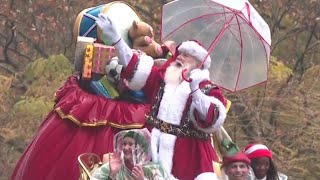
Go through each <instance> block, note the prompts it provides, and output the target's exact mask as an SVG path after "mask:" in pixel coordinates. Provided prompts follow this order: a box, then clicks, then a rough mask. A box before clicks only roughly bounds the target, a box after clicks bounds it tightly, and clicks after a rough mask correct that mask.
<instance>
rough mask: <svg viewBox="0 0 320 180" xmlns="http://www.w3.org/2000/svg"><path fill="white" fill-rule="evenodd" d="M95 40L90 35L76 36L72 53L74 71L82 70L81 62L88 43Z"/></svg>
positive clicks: (82, 62)
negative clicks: (73, 52) (73, 53)
mask: <svg viewBox="0 0 320 180" xmlns="http://www.w3.org/2000/svg"><path fill="white" fill-rule="evenodd" d="M94 41H95V39H94V38H91V37H83V36H78V37H77V44H76V49H75V55H74V68H75V70H76V71H79V72H81V71H82V70H83V64H84V59H85V54H86V53H85V52H86V48H87V45H88V44H91V45H92V44H93V43H94Z"/></svg>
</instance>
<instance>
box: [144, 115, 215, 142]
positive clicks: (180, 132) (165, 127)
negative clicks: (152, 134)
mask: <svg viewBox="0 0 320 180" xmlns="http://www.w3.org/2000/svg"><path fill="white" fill-rule="evenodd" d="M147 123H148V124H151V125H152V126H153V127H155V128H157V129H159V130H160V131H162V132H164V133H168V134H172V135H175V136H178V137H189V138H197V139H202V140H207V139H209V138H210V134H207V133H204V132H201V131H198V130H196V129H192V128H190V127H188V126H179V125H175V124H170V123H167V122H164V121H162V120H160V119H158V118H155V117H153V116H147Z"/></svg>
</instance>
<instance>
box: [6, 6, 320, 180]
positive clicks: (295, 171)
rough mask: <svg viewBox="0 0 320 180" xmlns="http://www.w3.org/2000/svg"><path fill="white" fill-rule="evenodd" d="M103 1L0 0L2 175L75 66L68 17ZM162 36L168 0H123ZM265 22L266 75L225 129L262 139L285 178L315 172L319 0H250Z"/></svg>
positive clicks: (235, 106)
mask: <svg viewBox="0 0 320 180" xmlns="http://www.w3.org/2000/svg"><path fill="white" fill-rule="evenodd" d="M107 2H110V1H102V0H89V1H84V0H77V1H76V0H69V1H64V0H63V1H62V0H48V1H33V0H30V1H14V0H8V1H3V2H2V3H0V23H1V26H0V179H8V178H9V177H10V174H11V173H12V170H13V168H14V166H15V164H16V163H17V161H18V159H19V157H20V155H21V153H22V152H23V150H24V149H25V148H26V146H27V144H28V143H29V141H30V139H31V138H32V136H33V135H34V133H35V131H36V130H37V128H38V126H39V125H40V124H41V122H42V120H43V118H44V117H45V116H46V114H47V113H48V112H49V111H50V109H51V108H52V106H53V104H54V101H53V100H54V92H55V91H56V90H57V89H58V88H59V87H60V86H61V85H62V84H63V83H64V81H65V80H66V78H67V77H68V76H69V75H71V74H72V73H73V65H72V63H73V61H74V39H72V37H73V36H72V33H73V32H72V29H73V23H74V20H75V18H76V16H77V15H78V13H79V12H80V11H81V10H83V9H85V8H88V7H93V6H96V5H100V4H104V3H107ZM125 2H127V3H128V4H131V5H132V6H133V8H134V9H135V10H136V11H137V12H138V13H139V14H140V16H141V17H142V19H143V20H144V21H146V22H148V23H149V24H150V25H152V27H153V28H154V30H155V36H156V41H158V42H160V40H159V35H160V28H159V25H160V22H161V21H160V18H161V6H162V5H163V4H165V3H167V2H168V1H166V0H158V1H153V0H135V1H134V0H125ZM250 2H251V3H252V4H253V5H254V6H255V7H256V8H257V10H258V12H260V14H261V15H262V16H263V18H264V19H265V20H266V21H267V23H268V24H269V26H270V29H271V34H272V58H271V60H270V68H269V80H268V82H267V83H265V84H262V85H260V86H257V87H254V88H250V89H247V90H244V91H241V92H239V93H230V92H225V94H226V95H227V97H228V99H230V100H231V101H232V106H231V109H230V112H229V113H228V117H227V121H226V123H225V125H224V126H225V128H226V130H227V131H228V133H229V134H230V136H231V137H232V138H233V140H234V141H235V142H236V143H237V145H239V147H244V146H245V145H246V144H247V143H248V142H249V141H262V142H264V143H265V144H266V145H268V147H270V148H271V150H272V151H273V153H274V158H275V161H276V164H277V165H278V169H279V170H280V171H281V172H283V173H285V174H287V175H288V176H289V179H307V180H313V179H314V180H316V179H319V177H320V159H319V157H318V156H319V154H320V136H319V133H318V132H319V131H320V125H319V120H320V110H319V109H320V82H319V81H320V25H319V24H320V11H319V10H320V1H317V0H304V1H292V0H274V1H267V0H251V1H250Z"/></svg>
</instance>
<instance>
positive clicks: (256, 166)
mask: <svg viewBox="0 0 320 180" xmlns="http://www.w3.org/2000/svg"><path fill="white" fill-rule="evenodd" d="M269 167H270V159H269V158H268V157H261V158H257V159H253V160H252V169H253V171H254V174H255V175H256V177H257V178H259V179H261V178H263V177H265V176H266V175H267V173H268V171H269Z"/></svg>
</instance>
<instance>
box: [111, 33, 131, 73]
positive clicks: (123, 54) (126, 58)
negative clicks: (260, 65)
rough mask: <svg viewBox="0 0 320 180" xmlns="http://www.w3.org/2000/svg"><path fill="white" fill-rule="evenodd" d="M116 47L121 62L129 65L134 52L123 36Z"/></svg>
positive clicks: (125, 65)
mask: <svg viewBox="0 0 320 180" xmlns="http://www.w3.org/2000/svg"><path fill="white" fill-rule="evenodd" d="M114 47H115V48H116V50H117V52H118V58H119V61H120V64H121V65H123V66H124V67H127V66H128V64H129V62H130V60H131V59H132V56H133V52H132V49H131V48H130V47H129V46H128V45H127V43H126V42H125V41H124V40H123V39H122V38H121V39H120V41H119V42H117V43H116V44H115V45H114Z"/></svg>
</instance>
